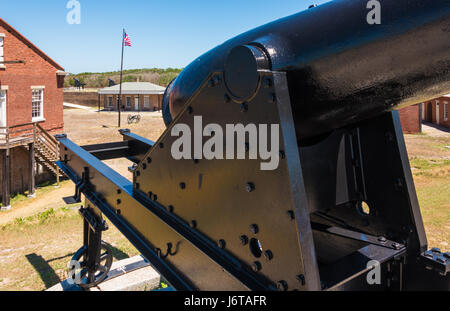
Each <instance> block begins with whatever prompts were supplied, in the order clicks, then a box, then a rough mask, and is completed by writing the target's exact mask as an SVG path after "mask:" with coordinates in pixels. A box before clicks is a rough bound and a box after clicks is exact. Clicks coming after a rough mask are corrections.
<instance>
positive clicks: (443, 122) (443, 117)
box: [422, 94, 450, 128]
mask: <svg viewBox="0 0 450 311" xmlns="http://www.w3.org/2000/svg"><path fill="white" fill-rule="evenodd" d="M449 109H450V94H447V95H444V96H441V97H438V98H435V99H433V100H429V101H427V102H425V103H423V104H422V115H423V120H424V121H427V122H430V123H434V124H437V125H440V126H444V127H446V128H450V117H449Z"/></svg>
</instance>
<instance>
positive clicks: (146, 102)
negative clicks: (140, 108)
mask: <svg viewBox="0 0 450 311" xmlns="http://www.w3.org/2000/svg"><path fill="white" fill-rule="evenodd" d="M144 108H148V109H150V96H144Z"/></svg>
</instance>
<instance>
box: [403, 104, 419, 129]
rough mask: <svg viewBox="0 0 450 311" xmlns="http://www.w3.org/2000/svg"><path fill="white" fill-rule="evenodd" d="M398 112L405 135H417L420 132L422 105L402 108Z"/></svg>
mask: <svg viewBox="0 0 450 311" xmlns="http://www.w3.org/2000/svg"><path fill="white" fill-rule="evenodd" d="M398 112H399V115H400V122H401V124H402V129H403V133H406V134H416V133H419V132H420V124H421V120H420V105H414V106H409V107H406V108H402V109H400V110H399V111H398Z"/></svg>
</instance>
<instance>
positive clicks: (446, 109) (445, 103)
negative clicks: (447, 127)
mask: <svg viewBox="0 0 450 311" xmlns="http://www.w3.org/2000/svg"><path fill="white" fill-rule="evenodd" d="M444 121H448V102H444Z"/></svg>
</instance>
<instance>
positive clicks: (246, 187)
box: [245, 182, 255, 193]
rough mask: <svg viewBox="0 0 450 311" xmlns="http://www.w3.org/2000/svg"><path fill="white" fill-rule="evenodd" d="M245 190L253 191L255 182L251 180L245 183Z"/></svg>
mask: <svg viewBox="0 0 450 311" xmlns="http://www.w3.org/2000/svg"><path fill="white" fill-rule="evenodd" d="M245 191H247V192H249V193H250V192H253V191H255V184H254V183H251V182H249V183H247V185H245Z"/></svg>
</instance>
